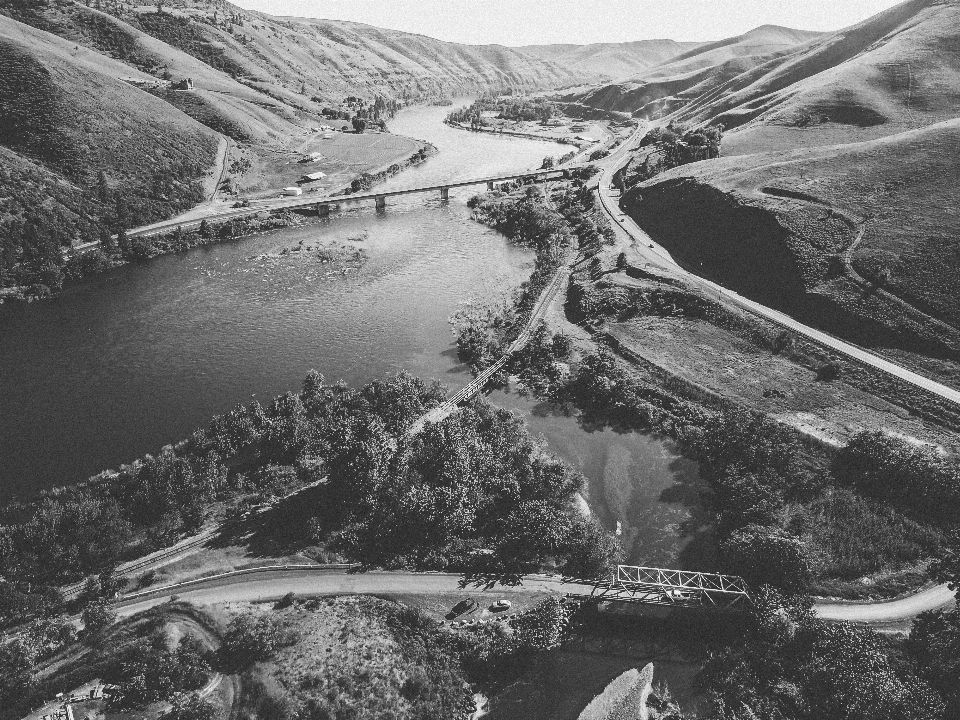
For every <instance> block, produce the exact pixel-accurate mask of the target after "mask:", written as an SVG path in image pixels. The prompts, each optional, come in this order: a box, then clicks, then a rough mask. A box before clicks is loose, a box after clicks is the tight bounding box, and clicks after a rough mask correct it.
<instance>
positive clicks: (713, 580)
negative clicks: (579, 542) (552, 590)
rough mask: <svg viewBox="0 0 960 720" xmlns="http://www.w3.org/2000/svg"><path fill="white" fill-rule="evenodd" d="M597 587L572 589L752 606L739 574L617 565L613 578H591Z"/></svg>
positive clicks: (729, 607)
mask: <svg viewBox="0 0 960 720" xmlns="http://www.w3.org/2000/svg"><path fill="white" fill-rule="evenodd" d="M589 584H591V585H592V586H593V589H592V590H591V591H590V592H587V591H586V589H584V590H583V591H581V592H573V593H569V594H571V595H575V596H576V597H589V598H593V599H595V600H610V601H614V602H625V603H638V604H643V605H666V606H671V607H683V608H704V609H714V610H721V611H744V610H746V609H747V608H749V607H750V605H751V603H752V601H751V600H750V592H749V590H748V588H747V584H746V582H744V580H743V578H739V577H736V576H735V575H719V574H716V573H702V572H690V571H686V570H667V569H664V568H650V567H638V566H634V565H617V568H616V570H615V571H614V572H613V575H612V578H611V579H610V580H594V581H590V583H589Z"/></svg>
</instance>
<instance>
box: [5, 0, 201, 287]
mask: <svg viewBox="0 0 960 720" xmlns="http://www.w3.org/2000/svg"><path fill="white" fill-rule="evenodd" d="M121 78H126V80H124V79H121ZM145 80H147V76H145V75H143V74H142V73H139V72H138V71H136V70H134V69H132V68H130V67H128V66H126V65H124V64H122V63H120V62H118V61H116V60H112V59H110V58H107V57H104V56H103V55H100V54H99V53H94V52H91V51H88V50H86V49H83V48H79V47H78V46H76V45H74V44H73V43H70V42H67V41H66V40H63V39H62V38H58V37H56V36H54V35H51V34H50V33H46V32H43V31H41V30H37V29H35V28H32V27H30V26H27V25H23V24H21V23H18V22H16V21H15V20H11V19H10V18H7V17H4V16H0V155H2V158H3V161H2V163H0V238H2V240H3V242H2V243H0V245H2V248H0V252H2V256H0V260H2V262H0V285H2V284H4V282H9V280H10V277H9V274H10V273H11V271H12V268H13V266H14V265H16V264H17V263H18V262H19V261H23V263H25V265H26V267H25V268H24V273H25V275H26V276H27V277H28V279H30V280H31V281H32V282H31V284H40V285H45V286H47V287H51V286H56V285H57V284H58V282H59V279H58V272H59V270H58V268H59V265H58V262H57V261H58V259H59V258H60V248H61V246H63V245H69V244H70V242H72V241H74V240H80V241H85V240H96V239H99V238H100V236H101V233H102V232H103V231H104V230H105V229H106V228H108V227H112V226H114V225H115V224H117V223H118V222H120V223H123V224H135V223H140V222H149V221H150V220H153V219H156V218H159V217H166V216H168V215H170V214H172V213H174V212H177V211H179V210H183V209H186V208H188V207H190V206H191V205H194V204H196V203H197V202H199V201H201V200H202V199H203V198H204V188H203V182H202V181H203V180H204V178H205V176H206V175H207V173H208V171H209V169H210V167H211V165H212V164H213V162H214V159H215V156H216V154H217V149H218V144H219V139H218V137H217V135H216V134H215V133H214V132H212V131H211V130H209V129H208V128H206V127H204V126H203V125H201V124H200V123H198V122H196V121H195V120H193V119H191V118H190V117H188V116H187V115H185V114H184V113H182V112H180V111H179V110H177V109H176V108H174V107H172V106H171V105H169V104H168V103H165V102H163V101H162V100H160V99H158V98H155V97H153V96H152V95H150V94H148V93H145V92H143V91H142V90H140V89H138V88H137V87H136V86H135V85H133V84H131V82H137V81H145Z"/></svg>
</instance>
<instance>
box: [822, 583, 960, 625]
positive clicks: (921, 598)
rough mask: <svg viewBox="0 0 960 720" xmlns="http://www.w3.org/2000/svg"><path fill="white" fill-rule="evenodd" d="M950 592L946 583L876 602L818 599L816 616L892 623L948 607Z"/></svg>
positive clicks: (953, 599)
mask: <svg viewBox="0 0 960 720" xmlns="http://www.w3.org/2000/svg"><path fill="white" fill-rule="evenodd" d="M955 603H956V598H955V596H954V593H953V592H952V591H951V590H950V588H948V587H947V586H946V585H937V586H936V587H932V588H928V589H926V590H921V591H920V592H918V593H915V594H913V595H910V596H909V597H905V598H901V599H899V600H891V601H890V602H878V603H838V602H826V601H824V602H818V603H817V605H816V611H817V615H818V616H820V617H821V618H823V619H824V620H847V621H849V622H862V623H892V622H897V621H901V620H910V619H912V618H914V617H916V616H917V615H919V614H920V613H922V612H924V611H926V610H938V609H940V608H948V607H952V606H953V605H954V604H955Z"/></svg>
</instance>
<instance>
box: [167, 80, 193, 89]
mask: <svg viewBox="0 0 960 720" xmlns="http://www.w3.org/2000/svg"><path fill="white" fill-rule="evenodd" d="M170 87H172V88H173V89H174V90H193V78H184V79H183V80H178V81H177V82H175V83H173V84H172V85H171V86H170Z"/></svg>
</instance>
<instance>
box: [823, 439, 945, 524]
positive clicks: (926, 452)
mask: <svg viewBox="0 0 960 720" xmlns="http://www.w3.org/2000/svg"><path fill="white" fill-rule="evenodd" d="M834 473H835V475H836V476H837V478H838V480H840V481H841V482H843V483H845V484H849V485H850V486H852V487H855V488H856V489H857V490H858V491H860V492H862V493H865V494H866V495H870V496H872V497H875V498H878V499H880V500H883V501H884V502H887V503H890V504H891V505H893V506H895V507H897V508H900V509H901V510H903V511H905V512H906V513H908V514H910V515H913V516H915V517H918V518H922V519H924V520H927V521H929V520H934V521H936V522H937V523H940V524H945V525H949V526H956V525H957V524H958V517H957V508H958V507H960V465H958V464H957V463H956V462H955V461H954V460H953V459H951V458H948V457H946V456H944V455H942V454H941V453H939V452H938V451H937V449H935V448H933V447H929V446H917V445H910V444H908V443H905V442H904V441H902V440H900V439H898V438H895V437H892V436H890V435H887V434H885V433H883V432H880V431H876V432H862V433H860V434H858V435H856V436H855V437H854V438H853V439H852V440H851V441H850V442H849V443H848V444H847V445H846V446H845V447H844V449H843V450H842V451H841V452H840V454H839V455H838V457H837V460H836V463H835V467H834Z"/></svg>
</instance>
